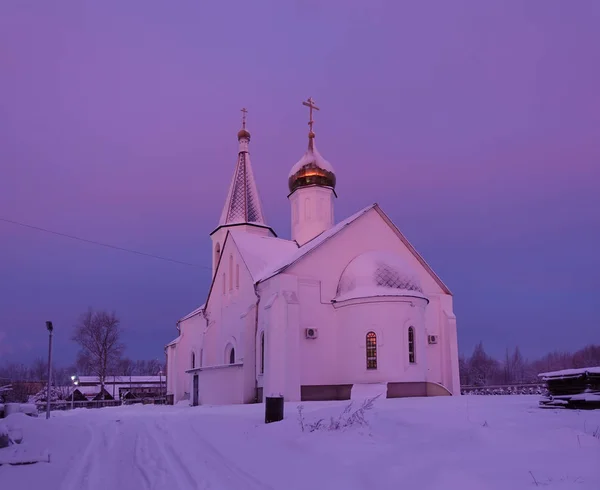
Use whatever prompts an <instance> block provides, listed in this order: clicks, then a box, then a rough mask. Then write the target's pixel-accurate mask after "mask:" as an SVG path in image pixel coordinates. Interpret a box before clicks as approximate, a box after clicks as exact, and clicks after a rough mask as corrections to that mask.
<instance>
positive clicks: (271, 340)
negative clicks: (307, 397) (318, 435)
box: [259, 274, 300, 401]
mask: <svg viewBox="0 0 600 490" xmlns="http://www.w3.org/2000/svg"><path fill="white" fill-rule="evenodd" d="M297 287H298V286H297V278H296V277H295V276H290V275H287V274H280V275H278V276H276V277H274V278H272V279H270V280H269V281H267V282H266V283H263V284H261V286H260V288H259V294H260V296H261V306H260V310H259V312H260V319H259V325H260V328H261V329H264V332H265V344H266V345H265V347H266V348H265V373H264V375H263V376H262V377H261V378H260V382H261V384H262V386H263V394H264V396H265V397H267V396H280V395H282V396H284V397H285V399H286V400H289V401H294V400H300V345H299V338H298V332H299V317H300V315H299V308H300V305H299V299H298V292H297Z"/></svg>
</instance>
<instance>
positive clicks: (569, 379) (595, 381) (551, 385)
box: [538, 366, 600, 408]
mask: <svg viewBox="0 0 600 490" xmlns="http://www.w3.org/2000/svg"><path fill="white" fill-rule="evenodd" d="M538 376H539V377H540V378H542V381H544V382H545V383H546V387H547V388H548V396H546V397H544V398H543V399H542V400H541V401H540V405H541V406H545V407H565V408H600V366H597V367H587V368H580V369H563V370H562V371H553V372H549V373H540V374H538Z"/></svg>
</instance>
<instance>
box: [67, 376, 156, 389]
mask: <svg viewBox="0 0 600 490" xmlns="http://www.w3.org/2000/svg"><path fill="white" fill-rule="evenodd" d="M161 379H162V380H163V381H164V375H163V376H106V377H105V378H104V385H105V386H106V385H108V384H113V383H116V384H129V383H159V382H160V380H161ZM91 383H94V384H100V378H98V376H79V385H78V387H79V388H81V386H82V385H84V386H85V384H91Z"/></svg>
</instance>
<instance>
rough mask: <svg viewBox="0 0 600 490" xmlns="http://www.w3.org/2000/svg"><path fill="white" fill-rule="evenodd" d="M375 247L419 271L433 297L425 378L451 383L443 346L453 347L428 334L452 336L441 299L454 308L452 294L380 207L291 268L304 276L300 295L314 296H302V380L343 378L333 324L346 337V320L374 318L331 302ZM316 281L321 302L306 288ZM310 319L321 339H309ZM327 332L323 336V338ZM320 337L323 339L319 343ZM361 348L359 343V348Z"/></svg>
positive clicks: (424, 342) (422, 339)
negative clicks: (344, 315)
mask: <svg viewBox="0 0 600 490" xmlns="http://www.w3.org/2000/svg"><path fill="white" fill-rule="evenodd" d="M317 239H318V238H317ZM375 250H383V251H389V252H393V253H396V254H399V255H400V256H401V257H403V258H404V259H405V260H406V261H407V262H408V263H409V264H410V265H411V266H412V267H413V269H414V270H415V271H417V273H418V274H419V279H420V281H421V284H422V286H423V290H424V293H425V295H426V296H427V297H429V298H430V300H431V303H430V305H428V306H427V307H425V313H424V320H423V322H424V333H422V334H421V335H419V340H420V342H419V343H420V345H421V346H425V347H426V349H427V350H426V351H425V352H424V353H421V354H420V358H421V359H423V360H424V361H425V363H426V364H427V365H428V370H427V371H424V372H423V373H422V374H421V376H422V378H421V379H422V380H423V381H430V380H431V381H433V382H437V381H438V380H440V381H442V382H443V384H444V385H446V386H447V384H448V378H446V379H444V376H443V375H442V370H447V369H448V367H447V366H448V365H449V364H448V361H442V360H440V356H441V353H442V351H443V350H446V351H447V349H443V346H442V345H441V344H437V345H428V344H427V337H426V335H427V334H428V333H431V332H439V335H440V342H442V341H444V342H445V341H447V339H448V335H443V332H442V329H443V324H442V323H441V318H442V306H441V300H440V298H449V299H450V304H449V306H448V308H450V310H449V311H452V310H451V297H450V296H449V295H447V294H445V293H444V292H443V291H442V289H441V287H440V286H439V284H438V283H437V282H436V281H435V280H434V279H433V277H431V275H430V274H429V273H428V272H427V271H426V269H425V268H424V267H423V266H422V265H421V263H420V262H419V261H418V260H417V259H416V258H415V257H414V256H413V254H412V253H411V252H410V250H409V249H408V248H407V247H406V246H405V245H404V243H402V241H401V240H400V238H399V237H398V235H397V234H396V233H395V231H394V230H392V229H391V228H390V227H389V226H388V224H387V223H386V222H385V221H384V220H383V218H382V217H381V216H380V215H379V214H378V213H377V211H376V210H374V209H373V210H371V211H369V212H367V213H366V214H365V215H363V216H361V217H360V218H358V219H357V220H356V221H355V222H354V223H353V224H351V225H350V226H347V227H346V228H344V229H343V230H341V231H340V232H339V233H338V234H337V235H336V236H334V237H333V238H331V239H330V240H329V241H327V242H325V243H323V244H322V245H321V246H320V247H318V248H317V249H315V250H313V251H312V252H310V254H309V255H307V256H306V257H305V258H304V259H303V260H300V261H298V262H297V263H296V264H294V265H292V266H291V267H290V268H289V269H288V270H287V271H286V273H287V274H289V275H297V276H298V277H299V280H300V284H301V287H300V296H301V298H302V297H307V298H308V301H304V300H303V299H301V301H300V303H301V304H300V318H301V322H300V323H301V329H300V332H298V333H299V337H300V340H301V343H300V345H301V355H300V359H301V361H300V366H301V376H302V378H301V383H302V385H308V384H329V380H330V379H332V378H333V379H338V380H339V379H340V375H341V374H342V373H341V372H337V373H336V368H335V367H332V364H333V362H332V361H331V359H337V358H338V357H339V355H340V354H339V346H340V345H341V344H340V343H339V342H336V341H332V340H331V339H329V336H328V331H330V330H331V329H332V327H331V326H332V325H333V326H334V327H333V329H337V330H338V338H340V336H342V324H346V323H352V322H356V321H361V322H362V323H363V324H367V323H368V319H366V318H365V319H364V320H359V319H356V318H355V319H352V318H349V319H348V320H347V321H344V320H342V319H340V317H339V316H337V314H336V312H335V311H334V309H333V307H332V306H331V305H330V304H328V303H329V302H330V301H331V300H332V299H334V298H335V295H336V291H337V285H338V281H339V278H340V276H341V274H342V272H343V270H344V268H345V267H346V266H347V265H348V263H349V262H350V261H351V260H352V259H353V258H355V257H356V256H357V255H359V254H361V253H364V252H367V251H375ZM310 281H313V282H314V283H319V284H320V289H321V290H320V299H319V302H318V303H317V302H316V299H315V298H316V297H315V295H314V294H312V293H311V292H310V289H309V286H306V287H305V284H308V283H310ZM307 295H308V296H307ZM311 298H312V299H311ZM323 303H324V304H323ZM381 311H383V310H381ZM308 323H313V324H314V325H315V326H317V328H319V339H316V340H314V341H307V340H306V339H304V327H305V326H306V325H307V324H308ZM322 336H323V338H321V337H322ZM442 339H446V340H442ZM320 340H321V343H320V344H317V343H318V342H319V341H320ZM308 342H312V343H308ZM317 345H318V346H317ZM363 345H364V341H363ZM360 348H361V347H357V349H360ZM336 350H338V353H337V354H335V355H332V354H331V353H332V352H335V351H336ZM436 350H437V354H436ZM447 352H448V351H447ZM321 353H323V354H321ZM327 353H328V354H327ZM315 358H316V359H319V361H318V362H316V363H315V362H314V361H313V359H315ZM432 359H435V361H432V362H430V361H431V360H432ZM334 373H335V374H334Z"/></svg>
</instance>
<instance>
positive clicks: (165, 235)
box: [0, 0, 600, 364]
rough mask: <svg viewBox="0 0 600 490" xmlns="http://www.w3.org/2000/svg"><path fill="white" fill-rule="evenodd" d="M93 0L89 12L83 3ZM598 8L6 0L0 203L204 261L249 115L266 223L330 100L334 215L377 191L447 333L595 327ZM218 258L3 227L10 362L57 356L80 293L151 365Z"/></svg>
mask: <svg viewBox="0 0 600 490" xmlns="http://www.w3.org/2000/svg"><path fill="white" fill-rule="evenodd" d="M84 4H85V5H84ZM599 24H600V3H599V2H597V1H596V0H589V1H583V0H582V1H579V2H565V1H549V0H543V1H542V0H538V1H533V0H531V1H527V2H522V1H486V2H481V1H480V0H473V1H470V2H467V1H457V0H454V1H452V2H447V1H442V0H440V1H437V2H397V1H389V2H383V1H374V0H369V1H368V2H367V1H361V2H358V1H349V0H335V1H333V0H331V1H327V2H320V1H317V0H312V1H308V0H305V1H296V2H292V1H289V2H281V1H269V2H267V1H258V2H248V1H244V2H198V1H186V2H183V1H182V2H164V1H162V0H160V1H159V0H152V1H150V0H144V1H128V2H123V1H120V0H119V1H103V2H47V1H43V0H38V1H26V0H20V1H18V2H17V1H12V2H10V1H3V2H1V3H0V218H6V219H12V220H17V221H22V222H25V223H29V224H32V225H36V226H41V227H45V228H50V229H52V230H56V231H59V232H63V233H69V234H73V235H77V236H81V237H83V238H86V239H90V240H97V241H102V242H107V243H110V244H114V245H116V246H121V247H127V248H132V249H136V250H140V251H143V252H147V253H151V254H158V255H163V256H168V257H172V258H175V259H179V260H182V261H187V262H193V263H196V264H201V265H202V266H205V267H208V266H210V240H209V237H208V233H209V232H210V231H212V229H213V228H214V226H215V225H216V223H217V220H218V218H219V214H220V211H221V208H222V205H223V201H224V199H225V194H226V191H227V186H228V185H229V180H230V178H231V174H232V171H233V166H234V164H235V158H236V150H237V141H236V133H237V130H238V129H239V127H240V112H239V109H240V108H241V107H243V106H245V107H247V108H248V110H249V115H248V128H249V130H250V131H251V132H252V143H251V152H252V159H253V164H254V171H255V175H256V178H257V180H258V185H259V190H260V192H261V195H262V200H263V203H264V206H265V212H266V215H267V220H268V221H269V222H270V224H271V225H272V226H273V227H274V228H275V230H276V231H277V232H278V234H279V236H282V237H289V205H288V203H287V198H286V195H287V174H288V171H289V169H290V167H291V166H292V165H293V164H294V163H295V162H296V161H297V160H298V159H299V158H300V156H301V155H302V153H303V151H304V149H305V146H306V132H307V126H306V121H307V110H306V108H305V107H303V106H302V105H301V101H302V100H305V99H306V98H307V97H308V96H312V97H314V99H315V100H316V101H317V103H318V105H319V106H320V108H321V111H320V112H319V113H318V114H317V115H316V124H315V130H316V133H317V138H318V142H319V150H320V151H321V153H322V154H323V155H324V156H325V158H327V159H328V160H329V161H331V162H332V163H333V165H334V166H335V168H336V171H337V178H338V188H337V190H338V195H339V199H338V201H337V203H336V216H337V218H338V220H340V219H343V218H344V217H346V216H348V215H349V214H351V213H353V212H355V211H357V210H358V209H360V208H361V207H363V206H365V205H367V204H370V203H372V202H378V203H379V204H380V205H381V206H382V207H383V209H384V210H385V212H386V213H388V214H389V215H390V217H391V218H392V219H393V220H394V221H395V223H396V224H397V225H398V226H399V227H400V228H401V229H402V231H403V232H404V233H405V234H406V236H407V237H408V239H409V240H410V241H411V242H412V243H413V244H414V245H415V246H416V248H417V249H418V250H419V251H420V252H421V253H422V254H423V255H424V257H425V258H426V260H427V261H428V262H429V263H430V264H431V265H432V267H433V268H434V269H435V270H436V271H437V272H438V273H439V275H440V276H441V277H442V279H443V280H444V281H445V282H446V283H447V284H448V286H449V287H450V289H451V290H452V291H453V292H454V295H455V299H454V301H455V312H456V314H457V318H458V328H459V344H460V350H461V352H464V353H470V352H471V350H472V348H473V345H474V344H475V343H476V342H477V341H479V340H483V341H484V345H485V346H486V349H487V350H488V351H490V352H491V353H492V354H495V355H498V356H500V355H502V353H503V352H504V349H505V348H506V347H512V346H514V345H515V344H519V345H520V346H521V348H522V350H523V352H524V353H525V355H527V356H530V357H535V356H538V355H542V354H544V353H545V352H547V351H549V350H553V349H577V348H579V347H581V346H583V345H585V344H587V343H591V342H596V343H598V342H600V325H599V322H598V318H599V306H598V305H599V303H598V297H599V294H600V254H599V253H598V243H599V242H600V191H599V188H600V89H599V87H600V31H599V30H598V25H599ZM209 276H210V272H209V271H208V270H207V269H204V268H201V267H190V266H185V265H179V264H173V263H169V262H163V261H160V260H155V259H151V258H145V257H140V256H136V255H132V254H128V253H125V252H119V251H115V250H110V249H105V248H102V247H97V246H93V245H88V244H84V243H80V242H77V241H73V240H69V239H67V238H61V237H57V236H53V235H50V234H45V233H41V232H37V231H33V230H30V229H26V228H21V227H18V226H15V225H12V224H8V223H4V222H0V360H4V359H8V360H17V359H22V360H24V361H29V360H30V359H32V358H34V357H36V356H45V355H46V342H47V335H46V332H45V326H44V321H45V320H47V319H51V320H53V321H54V324H55V327H56V337H55V338H56V350H55V353H56V356H57V359H58V362H59V363H61V364H68V363H70V362H71V361H72V360H73V359H74V356H75V352H76V347H75V345H74V344H73V343H72V342H71V341H70V336H71V331H72V326H73V324H74V323H75V321H76V319H77V317H78V315H79V314H80V313H81V312H83V311H85V310H86V308H87V307H88V306H93V307H95V308H106V309H110V310H113V309H114V310H116V312H117V314H118V315H119V316H120V317H121V319H122V323H123V326H124V328H125V329H126V338H125V341H126V342H127V345H128V347H127V354H128V355H129V356H131V357H133V358H161V359H162V358H163V345H164V344H165V343H166V342H168V341H169V340H171V339H172V338H174V337H175V336H176V330H175V322H176V320H177V319H178V318H180V317H181V316H183V315H184V314H186V313H188V312H189V311H191V310H192V309H194V308H195V307H197V306H199V305H200V304H201V303H203V302H204V300H205V295H206V293H207V289H208V285H209Z"/></svg>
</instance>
